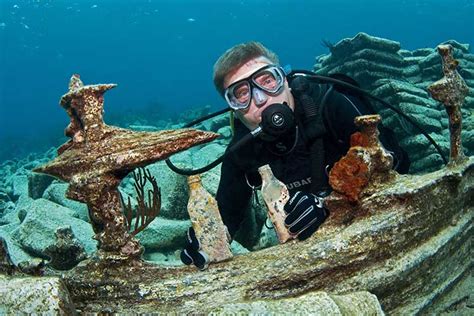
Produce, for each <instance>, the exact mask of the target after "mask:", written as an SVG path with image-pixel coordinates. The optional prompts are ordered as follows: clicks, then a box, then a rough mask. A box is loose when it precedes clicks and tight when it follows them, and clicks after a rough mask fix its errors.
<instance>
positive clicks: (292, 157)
mask: <svg viewBox="0 0 474 316" xmlns="http://www.w3.org/2000/svg"><path fill="white" fill-rule="evenodd" d="M311 85H312V94H311V97H312V98H313V100H314V101H315V102H318V104H321V101H322V100H323V99H325V102H324V106H323V107H322V108H321V109H320V113H321V117H322V120H323V122H324V125H325V127H326V130H327V132H326V133H325V135H324V136H323V144H324V152H325V161H324V166H327V167H326V170H327V171H329V169H330V168H331V167H332V166H333V164H334V163H335V162H337V161H338V160H339V159H340V158H341V157H342V156H343V155H345V154H346V153H347V151H348V149H349V141H350V135H351V134H352V133H354V132H355V131H357V128H356V126H355V125H354V118H355V117H356V116H359V115H365V114H373V111H371V106H370V104H369V103H368V101H367V100H366V99H365V98H364V97H362V96H360V95H356V94H353V93H350V92H349V91H340V90H339V91H338V90H336V89H334V88H333V87H331V86H330V85H327V84H316V83H311ZM328 90H330V91H329V92H328ZM327 92H328V93H327ZM295 103H296V104H295V111H294V113H295V118H296V121H297V122H298V127H297V128H296V129H295V130H294V132H292V133H289V134H288V135H285V136H284V137H282V138H280V139H278V140H277V141H274V142H266V141H263V140H261V139H259V138H254V139H252V140H251V141H250V142H248V143H246V144H245V145H243V146H242V147H241V148H239V149H237V150H236V151H235V152H233V153H231V154H230V155H228V156H227V157H226V158H225V159H224V161H223V163H222V169H221V179H220V183H219V188H218V190H217V195H216V199H217V202H218V205H219V210H220V212H221V215H222V219H223V221H224V224H225V225H226V226H227V228H228V229H229V233H230V234H231V236H234V234H235V233H236V231H237V230H238V229H239V226H240V224H241V223H242V221H243V219H244V216H245V214H246V209H247V208H248V206H249V202H250V199H251V196H252V189H251V187H250V186H249V183H250V185H254V186H258V185H260V184H261V179H260V175H259V174H258V171H257V168H258V167H260V166H262V165H265V164H270V166H271V169H272V171H273V173H274V175H275V176H276V177H277V178H278V179H279V180H280V181H282V182H284V183H285V184H286V186H287V187H288V189H289V191H290V194H293V193H294V192H296V191H305V192H310V186H311V167H312V166H311V160H310V152H309V149H308V147H307V145H306V143H305V141H304V136H303V134H304V130H303V127H302V124H301V122H302V121H303V117H304V114H303V111H302V106H301V105H300V103H299V100H298V99H296V98H295ZM379 130H380V140H381V141H382V143H383V145H384V147H385V148H386V149H388V150H389V151H391V152H392V155H393V156H394V160H395V163H394V165H395V169H396V170H397V171H399V172H400V173H406V172H407V171H408V167H409V161H408V157H407V155H406V153H405V152H404V151H403V150H402V149H401V148H400V147H399V146H398V143H397V141H396V140H395V138H394V136H393V133H392V132H391V131H390V130H388V129H385V128H381V129H379ZM248 133H249V130H248V129H247V128H246V127H245V126H244V125H243V124H242V123H241V122H240V121H238V120H236V122H235V134H234V137H233V139H232V142H231V144H230V145H229V148H230V146H231V145H232V144H233V143H235V142H236V141H237V140H239V139H241V138H242V137H243V136H244V135H246V134H248ZM326 181H327V177H326Z"/></svg>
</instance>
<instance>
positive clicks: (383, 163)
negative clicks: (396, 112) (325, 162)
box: [325, 115, 396, 223]
mask: <svg viewBox="0 0 474 316" xmlns="http://www.w3.org/2000/svg"><path fill="white" fill-rule="evenodd" d="M380 121H381V117H380V115H364V116H358V117H356V118H355V121H354V122H355V124H356V125H357V126H358V127H359V129H360V131H359V132H356V133H354V134H352V135H351V148H350V149H349V151H348V152H347V154H346V155H345V156H344V157H342V158H341V159H340V160H339V161H338V162H336V163H335V164H334V167H333V168H332V169H331V172H330V173H329V184H330V185H331V187H332V188H333V189H334V191H333V192H332V193H331V195H330V196H329V197H328V198H326V200H325V204H326V207H327V208H328V209H329V211H330V212H331V217H330V222H331V223H345V222H348V221H351V220H352V219H354V218H355V217H356V216H358V215H359V216H361V215H362V214H360V212H363V210H361V209H360V208H359V207H358V206H359V202H360V200H361V198H362V197H363V196H366V195H370V194H371V193H373V192H374V191H376V190H377V189H378V188H380V187H381V186H382V185H384V184H385V183H387V182H389V181H390V180H392V179H394V178H395V175H396V173H395V172H394V171H392V170H391V168H392V165H393V157H392V156H391V155H390V154H389V153H388V152H387V151H386V150H385V149H384V148H383V147H382V146H381V144H380V141H379V139H378V135H379V131H378V129H377V125H378V124H379V123H380Z"/></svg>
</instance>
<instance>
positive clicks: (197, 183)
mask: <svg viewBox="0 0 474 316" xmlns="http://www.w3.org/2000/svg"><path fill="white" fill-rule="evenodd" d="M188 186H189V189H190V190H195V189H197V188H199V187H201V176H200V175H199V174H195V175H192V176H189V177H188Z"/></svg>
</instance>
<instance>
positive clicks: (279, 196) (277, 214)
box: [258, 165, 295, 243]
mask: <svg viewBox="0 0 474 316" xmlns="http://www.w3.org/2000/svg"><path fill="white" fill-rule="evenodd" d="M258 172H259V173H260V175H261V176H262V196H263V200H264V201H265V205H266V206H267V209H268V217H269V218H270V220H271V221H272V224H273V227H274V228H275V232H276V234H277V236H278V240H279V241H280V243H284V242H287V241H288V240H291V239H294V238H295V236H293V235H292V234H290V232H289V231H288V229H287V228H286V226H285V218H286V213H285V210H284V208H283V207H284V206H285V204H286V202H287V201H288V199H289V198H290V193H289V192H288V188H287V187H286V186H285V184H284V183H283V182H281V181H280V180H278V179H277V178H276V177H275V176H274V175H273V172H272V169H271V168H270V166H269V165H264V166H262V167H260V168H258Z"/></svg>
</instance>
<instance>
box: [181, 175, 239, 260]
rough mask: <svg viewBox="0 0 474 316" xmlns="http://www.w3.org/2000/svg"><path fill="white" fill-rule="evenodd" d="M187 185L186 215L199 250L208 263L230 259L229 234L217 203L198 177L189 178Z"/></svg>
mask: <svg viewBox="0 0 474 316" xmlns="http://www.w3.org/2000/svg"><path fill="white" fill-rule="evenodd" d="M188 185H189V200H188V213H189V217H190V219H191V223H192V225H193V229H194V232H195V233H196V238H197V240H198V241H199V244H200V246H201V250H202V251H204V252H205V253H206V254H207V255H208V256H209V262H219V261H223V260H227V259H229V258H232V252H231V250H230V244H229V243H230V238H229V234H228V231H227V227H226V226H225V225H224V223H223V221H222V218H221V215H220V213H219V208H218V207H217V201H216V200H215V199H214V197H213V196H212V195H211V194H210V193H209V192H207V190H206V189H205V188H204V187H203V186H202V183H201V177H200V175H192V176H189V177H188Z"/></svg>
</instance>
